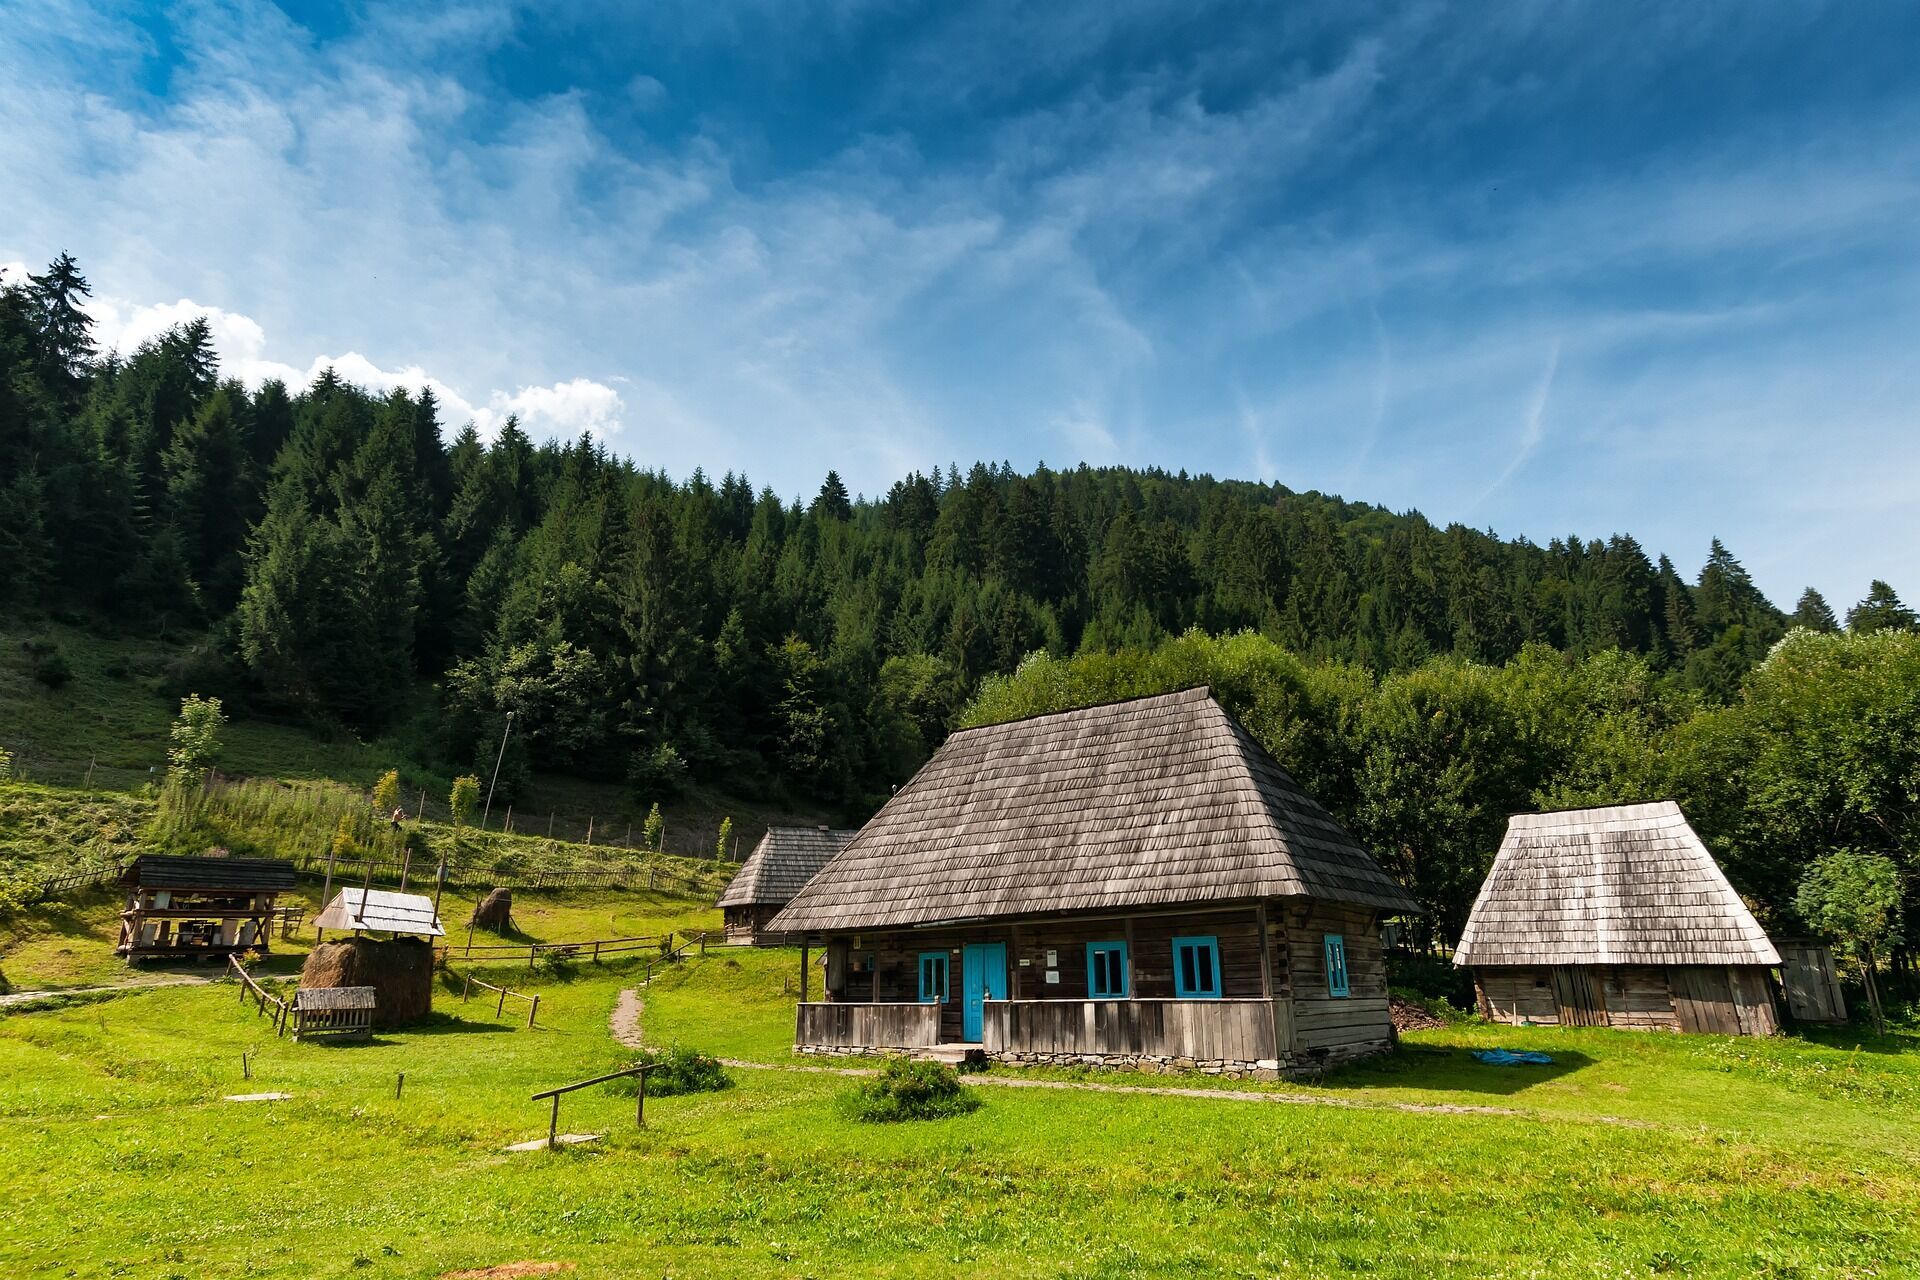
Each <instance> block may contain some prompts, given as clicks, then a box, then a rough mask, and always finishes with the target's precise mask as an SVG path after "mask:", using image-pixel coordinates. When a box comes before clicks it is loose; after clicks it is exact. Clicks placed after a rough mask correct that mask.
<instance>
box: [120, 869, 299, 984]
mask: <svg viewBox="0 0 1920 1280" xmlns="http://www.w3.org/2000/svg"><path fill="white" fill-rule="evenodd" d="M120 882H121V883H122V884H123V885H125V886H126V887H127V905H126V909H125V910H124V911H122V912H121V913H120V941H119V944H118V945H117V946H116V947H115V948H114V950H115V952H116V953H117V954H119V955H122V956H125V957H126V958H127V960H128V962H129V963H139V962H140V961H143V960H183V959H189V958H199V959H224V958H225V957H227V956H229V955H234V954H238V953H243V952H248V951H262V952H264V951H266V950H267V944H268V940H269V935H270V933H271V932H272V921H273V916H274V899H275V898H277V897H278V896H279V895H280V894H282V893H287V892H290V891H291V890H292V889H293V864H292V863H291V862H284V861H281V860H280V859H277V858H205V857H173V856H169V855H164V854H154V853H147V854H142V855H140V856H139V857H137V858H135V859H134V860H133V862H132V864H131V865H129V866H128V867H127V870H126V872H125V873H124V874H123V875H122V876H121V878H120Z"/></svg>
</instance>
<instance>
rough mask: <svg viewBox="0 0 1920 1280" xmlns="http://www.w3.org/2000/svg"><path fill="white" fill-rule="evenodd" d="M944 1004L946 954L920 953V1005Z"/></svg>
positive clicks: (945, 993) (941, 952)
mask: <svg viewBox="0 0 1920 1280" xmlns="http://www.w3.org/2000/svg"><path fill="white" fill-rule="evenodd" d="M946 1002H947V953H946V952H944V951H922V952H921V953H920V1003H921V1004H945V1003H946Z"/></svg>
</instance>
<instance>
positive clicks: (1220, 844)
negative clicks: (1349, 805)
mask: <svg viewBox="0 0 1920 1280" xmlns="http://www.w3.org/2000/svg"><path fill="white" fill-rule="evenodd" d="M1415 910H1417V907H1416V906H1415V904H1414V902H1413V900H1412V899H1411V898H1409V897H1408V896H1407V894H1406V893H1405V891H1404V890H1402V889H1401V888H1400V886H1399V885H1397V884H1396V883H1394V881H1393V880H1392V879H1391V878H1390V877H1388V876H1387V874H1386V873H1385V872H1384V871H1382V870H1381V869H1380V867H1379V865H1378V864H1376V863H1375V862H1374V860H1373V858H1372V857H1371V856H1370V855H1369V854H1368V853H1367V851H1366V850H1365V849H1364V848H1362V847H1361V846H1360V844H1359V843H1358V842H1357V841H1355V840H1354V838H1353V837H1352V836H1351V835H1349V834H1348V833H1347V832H1346V830H1345V829H1344V828H1342V827H1341V826H1340V824H1339V823H1338V822H1336V821H1335V820H1334V819H1333V817H1332V816H1331V815H1330V814H1328V813H1327V811H1326V810H1325V809H1323V808H1321V806H1320V805H1319V804H1317V803H1316V802H1315V801H1314V800H1313V799H1312V797H1310V796H1308V795H1307V794H1306V793H1305V792H1304V791H1303V790H1301V788H1300V786H1299V785H1298V784H1297V783H1296V782H1295V781H1294V780H1293V778H1292V776H1291V775H1289V774H1288V773H1287V771H1286V770H1285V769H1284V768H1282V767H1281V766H1280V764H1279V762H1278V761H1276V760H1275V759H1274V758H1273V757H1272V756H1271V755H1270V754H1269V753H1268V752H1267V751H1266V749H1265V748H1263V747H1262V746H1261V745H1260V743H1259V742H1258V741H1257V740H1255V738H1254V737H1253V735H1252V734H1250V733H1248V732H1247V731H1246V729H1245V728H1243V727H1242V726H1241V725H1240V724H1239V723H1238V722H1236V721H1235V720H1234V718H1233V717H1232V716H1231V715H1229V714H1228V713H1227V711H1226V710H1225V709H1224V708H1223V707H1222V706H1221V705H1220V704H1219V703H1218V702H1217V701H1216V700H1215V699H1214V697H1213V695H1212V694H1211V692H1210V691H1209V690H1207V689H1206V688H1196V689H1188V690H1186V691H1184V692H1180V693H1172V694H1164V695H1159V696H1155V697H1147V698H1136V699H1132V700H1129V701H1126V702H1119V703H1112V704H1109V705H1105V706H1097V707H1088V708H1085V709H1081V710H1075V711H1065V712H1059V713H1055V714H1050V715H1041V716H1035V717H1033V718H1031V719H1026V720H1020V721H1015V722H1012V723H1007V724H998V725H990V726H985V727H981V728H973V729H963V730H961V731H959V732H957V733H954V734H953V735H952V736H951V737H949V738H948V739H947V741H946V742H945V743H944V744H943V745H942V746H941V747H940V749H939V750H938V751H937V752H935V753H934V756H933V758H932V759H931V760H930V761H928V762H927V764H926V765H925V767H923V768H922V769H921V770H920V772H919V773H918V774H916V775H915V776H914V777H913V779H912V780H911V781H910V782H908V783H907V784H906V785H905V786H903V787H901V788H900V790H899V791H898V792H897V793H896V794H895V795H894V796H893V798H892V799H891V800H889V801H888V802H887V804H886V805H885V806H884V807H882V808H881V810H880V812H879V813H877V814H876V815H875V816H874V818H873V820H872V821H870V822H869V823H867V825H866V826H864V827H862V828H861V829H860V831H859V833H858V834H857V835H855V836H854V838H853V839H852V840H851V841H850V842H849V843H848V844H847V846H846V848H845V849H843V850H842V851H841V852H840V854H839V855H838V856H836V857H835V858H834V859H833V860H832V861H831V862H829V863H828V864H827V865H826V866H825V867H824V868H822V869H821V870H820V872H819V873H818V874H817V875H815V876H814V877H813V878H812V879H811V880H809V881H808V882H807V884H806V885H805V887H803V888H802V889H801V890H800V891H799V892H798V893H797V894H796V895H795V896H794V898H793V900H792V901H791V902H790V903H788V904H787V907H786V909H785V910H783V911H781V912H780V913H779V914H778V915H777V916H775V917H774V918H773V920H772V921H771V923H770V926H769V927H770V928H771V929H772V930H774V931H777V932H779V933H782V934H787V935H795V936H798V937H800V938H801V939H802V940H803V942H804V943H805V946H806V949H805V950H803V958H802V962H801V972H802V983H803V989H802V994H801V1004H800V1007H799V1012H798V1014H797V1021H796V1027H795V1041H796V1047H797V1048H798V1049H800V1050H801V1051H802V1052H810V1053H857V1052H871V1051H875V1050H887V1049H905V1050H937V1049H943V1048H944V1049H945V1050H947V1051H960V1052H968V1051H972V1052H978V1053H980V1054H982V1055H984V1056H985V1057H987V1058H991V1059H995V1060H998V1061H1003V1062H1013V1063H1029V1062H1073V1063H1084V1064H1088V1065H1105V1066H1124V1067H1135V1068H1140V1069H1146V1070H1162V1069H1199V1070H1203V1071H1212V1072H1218V1073H1222V1074H1232V1075H1242V1074H1244V1075H1253V1076H1258V1077H1263V1078H1270V1077H1271V1076H1274V1075H1277V1074H1279V1072H1281V1071H1283V1070H1286V1069H1289V1068H1294V1067H1302V1066H1315V1065H1319V1064H1323V1063H1326V1062H1330V1061H1339V1060H1341V1059H1345V1058H1349V1057H1354V1056H1358V1055H1361V1054H1366V1053H1371V1052H1376V1051H1379V1050H1383V1049H1386V1048H1388V1047H1389V1046H1390V1045H1391V1043H1392V1035H1393V1031H1392V1024H1391V1022H1390V1020H1389V1017H1388V1011H1387V985H1386V969H1385V963H1384V957H1383V955H1382V951H1381V946H1380V925H1381V921H1382V920H1383V919H1385V918H1386V917H1387V916H1390V915H1395V914H1400V913H1406V912H1412V911H1415ZM814 946H823V947H824V948H825V950H826V966H825V968H826V974H825V983H824V985H825V988H826V989H825V992H824V999H822V1000H820V1001H817V1002H816V1001H814V1000H811V999H809V998H808V997H809V995H810V994H811V993H810V992H809V991H808V990H807V989H806V985H805V984H807V983H808V982H809V981H810V979H809V978H808V976H807V974H808V970H809V966H808V964H807V962H806V959H805V956H806V954H807V951H808V950H810V949H811V948H812V947H814Z"/></svg>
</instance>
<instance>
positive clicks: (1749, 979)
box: [1473, 965, 1778, 1035]
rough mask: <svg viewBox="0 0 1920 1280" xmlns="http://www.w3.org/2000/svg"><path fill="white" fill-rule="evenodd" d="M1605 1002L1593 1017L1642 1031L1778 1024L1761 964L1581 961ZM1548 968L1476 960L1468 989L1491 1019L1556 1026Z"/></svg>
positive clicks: (1735, 1031)
mask: <svg viewBox="0 0 1920 1280" xmlns="http://www.w3.org/2000/svg"><path fill="white" fill-rule="evenodd" d="M1579 971H1580V972H1583V973H1584V974H1586V975H1587V976H1588V977H1589V978H1590V979H1591V981H1592V983H1593V985H1594V986H1595V988H1596V989H1597V990H1598V992H1599V994H1600V996H1601V1000H1602V1002H1603V1003H1604V1004H1605V1006H1606V1010H1605V1015H1604V1017H1603V1018H1601V1019H1600V1021H1599V1023H1598V1025H1603V1026H1609V1027H1620V1028H1624V1029H1627V1030H1644V1031H1703V1032H1713V1033H1717V1034H1720V1035H1772V1034H1773V1033H1774V1032H1775V1031H1776V1030H1778V1022H1777V1019H1776V1016H1775V1012H1774V1007H1773V995H1772V990H1771V987H1770V985H1769V980H1768V978H1767V974H1766V971H1765V970H1764V969H1761V968H1759V967H1757V966H1744V967H1738V968H1730V967H1728V966H1725V965H1687V966H1669V967H1664V968H1662V967H1659V966H1654V965H1584V966H1580V967H1579ZM1553 978H1554V971H1553V969H1551V968H1549V967H1546V966H1540V967H1537V968H1528V967H1523V966H1517V965H1516V966H1506V965H1502V966H1498V967H1482V968H1477V969H1475V970H1474V974H1473V981H1474V990H1475V992H1476V993H1477V995H1478V997H1479V1002H1480V1012H1481V1015H1482V1016H1483V1017H1486V1018H1489V1019H1491V1020H1492V1021H1495V1022H1507V1023H1521V1022H1532V1023H1536V1024H1538V1025H1541V1026H1558V1025H1560V1024H1561V1023H1562V1022H1563V1021H1565V1019H1563V1018H1562V1017H1561V1010H1560V1007H1559V1005H1558V1003H1557V1001H1556V998H1555V994H1554V982H1553Z"/></svg>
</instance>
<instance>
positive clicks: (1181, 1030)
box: [981, 1000, 1277, 1062]
mask: <svg viewBox="0 0 1920 1280" xmlns="http://www.w3.org/2000/svg"><path fill="white" fill-rule="evenodd" d="M1273 1018H1274V1011H1273V1003H1272V1001H1269V1000H989V1001H987V1002H986V1004H985V1005H984V1006H983V1009H982V1019H981V1022H982V1026H981V1033H982V1040H983V1043H984V1045H985V1047H986V1051H987V1052H988V1053H1080V1054H1101V1055H1109V1054H1121V1055H1129V1056H1133V1055H1149V1056H1153V1057H1162V1058H1193V1059H1195V1060H1196V1061H1219V1060H1231V1061H1236V1062H1258V1061H1260V1060H1262V1059H1270V1058H1274V1057H1276V1056H1277V1055H1276V1054H1275V1052H1274V1025H1273Z"/></svg>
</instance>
